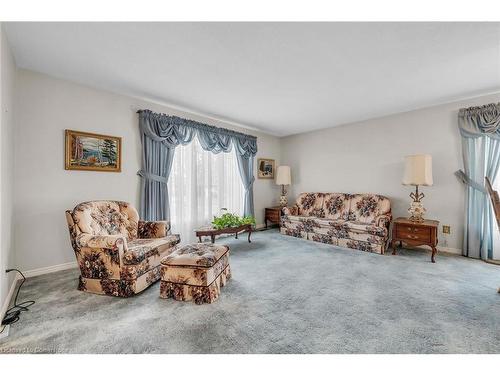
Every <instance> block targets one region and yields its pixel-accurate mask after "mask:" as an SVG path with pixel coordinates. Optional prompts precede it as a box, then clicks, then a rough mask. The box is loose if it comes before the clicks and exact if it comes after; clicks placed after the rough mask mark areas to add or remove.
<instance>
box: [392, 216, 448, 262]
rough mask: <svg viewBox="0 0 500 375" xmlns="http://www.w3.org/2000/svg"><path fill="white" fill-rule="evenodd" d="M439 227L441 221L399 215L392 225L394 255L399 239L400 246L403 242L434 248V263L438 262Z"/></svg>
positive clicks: (432, 256) (432, 258)
mask: <svg viewBox="0 0 500 375" xmlns="http://www.w3.org/2000/svg"><path fill="white" fill-rule="evenodd" d="M438 227H439V221H437V220H424V221H422V222H416V221H412V220H410V219H407V218H405V217H398V218H397V219H396V220H394V222H393V226H392V243H391V246H392V255H396V246H395V245H396V242H398V241H399V247H402V246H403V242H405V243H407V244H408V245H410V246H419V245H426V246H429V247H430V248H431V249H432V255H431V261H432V263H436V260H435V256H436V254H437V249H436V246H437V243H438Z"/></svg>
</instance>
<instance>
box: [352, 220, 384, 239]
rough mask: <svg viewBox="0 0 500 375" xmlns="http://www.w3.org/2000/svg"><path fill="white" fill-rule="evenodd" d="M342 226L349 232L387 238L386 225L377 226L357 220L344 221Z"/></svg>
mask: <svg viewBox="0 0 500 375" xmlns="http://www.w3.org/2000/svg"><path fill="white" fill-rule="evenodd" d="M343 226H345V227H346V228H347V230H348V231H349V232H355V233H368V234H371V235H373V236H378V237H383V238H387V236H388V234H389V231H388V230H387V228H386V227H377V226H376V225H372V224H367V223H363V222H359V221H346V222H345V223H344V224H343Z"/></svg>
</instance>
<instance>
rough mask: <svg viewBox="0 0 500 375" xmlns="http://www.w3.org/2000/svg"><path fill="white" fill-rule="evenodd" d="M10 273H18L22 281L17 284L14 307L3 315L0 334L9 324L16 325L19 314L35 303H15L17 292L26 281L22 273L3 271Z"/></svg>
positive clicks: (13, 269) (14, 269) (10, 270)
mask: <svg viewBox="0 0 500 375" xmlns="http://www.w3.org/2000/svg"><path fill="white" fill-rule="evenodd" d="M12 271H16V272H18V273H19V274H20V275H21V277H22V278H23V279H22V281H21V284H19V288H18V289H17V292H16V297H15V298H14V306H12V307H11V308H10V309H8V310H7V312H6V313H5V316H4V318H3V320H2V325H3V326H4V327H3V329H2V331H1V332H0V333H2V332H3V330H4V329H5V327H6V326H8V325H10V324H14V323H17V322H18V321H19V319H20V316H21V313H22V312H23V311H28V310H29V309H28V307H30V306H32V305H33V304H34V303H35V301H24V302H21V303H17V297H19V292H20V290H21V287H22V286H23V284H24V282H25V281H26V277H24V275H23V273H22V272H21V271H19V270H18V269H16V268H11V269H8V270H5V272H6V273H9V272H12Z"/></svg>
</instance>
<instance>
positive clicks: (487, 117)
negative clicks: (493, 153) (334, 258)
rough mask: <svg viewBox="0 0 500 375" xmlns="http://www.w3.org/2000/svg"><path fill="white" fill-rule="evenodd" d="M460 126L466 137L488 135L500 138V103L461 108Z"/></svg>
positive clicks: (459, 113) (459, 115) (459, 114)
mask: <svg viewBox="0 0 500 375" xmlns="http://www.w3.org/2000/svg"><path fill="white" fill-rule="evenodd" d="M458 127H459V129H460V133H461V134H462V136H463V137H466V138H477V137H481V136H488V137H491V138H495V139H498V140H500V103H497V104H495V103H491V104H486V105H483V106H480V107H469V108H461V109H460V110H459V112H458Z"/></svg>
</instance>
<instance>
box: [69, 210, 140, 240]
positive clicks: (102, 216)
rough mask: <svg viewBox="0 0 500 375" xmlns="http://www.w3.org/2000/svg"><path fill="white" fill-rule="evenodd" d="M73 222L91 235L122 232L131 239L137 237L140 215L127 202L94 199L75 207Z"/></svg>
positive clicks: (83, 231)
mask: <svg viewBox="0 0 500 375" xmlns="http://www.w3.org/2000/svg"><path fill="white" fill-rule="evenodd" d="M72 218H73V222H74V224H75V225H77V226H78V228H79V230H80V231H81V232H82V233H88V234H91V235H101V236H102V235H108V234H111V235H114V234H121V235H123V236H125V237H127V239H129V240H133V239H136V238H137V226H138V222H139V215H138V214H137V210H136V209H135V208H134V207H133V206H131V205H130V204H129V203H126V202H119V201H92V202H84V203H80V204H79V205H78V206H76V207H75V208H74V209H73V213H72Z"/></svg>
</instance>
